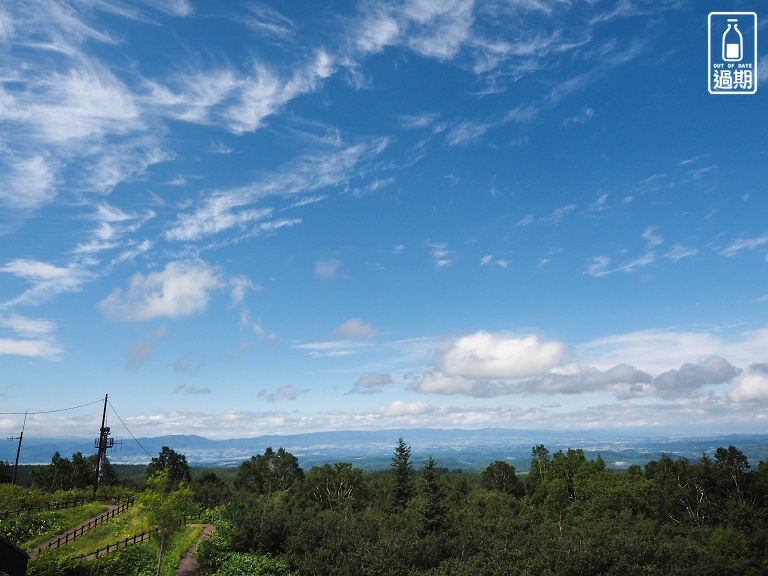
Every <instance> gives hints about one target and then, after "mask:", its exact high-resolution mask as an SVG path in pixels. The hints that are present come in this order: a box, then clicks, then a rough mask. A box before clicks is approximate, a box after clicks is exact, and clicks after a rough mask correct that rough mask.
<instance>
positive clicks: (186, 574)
mask: <svg viewBox="0 0 768 576" xmlns="http://www.w3.org/2000/svg"><path fill="white" fill-rule="evenodd" d="M190 526H199V524H190ZM202 526H203V533H202V535H201V536H200V540H202V539H203V538H205V537H206V536H207V535H208V534H210V533H211V532H213V530H214V527H213V524H202ZM200 540H198V542H199V541H200ZM196 551H197V545H194V546H192V548H190V549H189V552H187V554H186V555H185V556H184V558H182V559H181V562H180V563H179V567H178V569H177V571H176V573H177V574H178V575H179V576H197V570H198V567H197V560H196V559H195V552H196Z"/></svg>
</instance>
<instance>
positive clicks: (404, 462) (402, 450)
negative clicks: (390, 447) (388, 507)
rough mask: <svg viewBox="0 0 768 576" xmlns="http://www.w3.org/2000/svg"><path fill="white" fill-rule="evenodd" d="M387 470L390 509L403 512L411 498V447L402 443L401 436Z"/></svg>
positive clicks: (412, 489)
mask: <svg viewBox="0 0 768 576" xmlns="http://www.w3.org/2000/svg"><path fill="white" fill-rule="evenodd" d="M389 468H390V471H391V474H392V492H391V501H392V507H393V508H394V509H395V510H403V509H405V507H406V506H407V505H408V501H409V500H410V499H411V497H412V496H413V492H414V487H413V464H412V463H411V447H410V446H407V445H406V444H405V442H403V438H402V436H401V437H400V439H399V440H398V441H397V445H396V446H395V450H394V454H393V456H392V463H391V464H390V465H389Z"/></svg>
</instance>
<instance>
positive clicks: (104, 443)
mask: <svg viewBox="0 0 768 576" xmlns="http://www.w3.org/2000/svg"><path fill="white" fill-rule="evenodd" d="M108 398H109V394H105V395H104V412H103V413H102V415H101V431H100V434H99V437H98V439H97V440H96V441H95V442H94V446H93V447H94V448H98V450H99V452H98V454H97V455H96V479H95V480H94V482H93V493H94V494H96V491H97V490H98V489H99V481H100V480H101V475H102V473H103V467H102V462H103V460H104V457H105V456H106V454H107V449H108V448H112V447H114V445H115V439H114V438H110V437H109V426H107V425H106V424H107V399H108Z"/></svg>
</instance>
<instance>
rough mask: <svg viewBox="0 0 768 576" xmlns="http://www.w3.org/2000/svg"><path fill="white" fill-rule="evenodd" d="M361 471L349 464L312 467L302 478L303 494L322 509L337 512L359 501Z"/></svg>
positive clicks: (361, 485) (361, 484)
mask: <svg viewBox="0 0 768 576" xmlns="http://www.w3.org/2000/svg"><path fill="white" fill-rule="evenodd" d="M362 489H363V471H362V470H360V469H359V468H353V467H352V464H350V463H349V462H337V463H336V464H334V465H333V466H331V465H330V464H323V465H322V466H313V467H312V468H311V469H310V470H309V472H307V474H306V476H305V478H304V493H305V494H306V496H307V498H308V499H309V500H312V501H313V502H315V503H317V504H318V505H319V506H320V507H321V508H323V509H330V510H338V509H339V508H343V507H345V506H348V505H350V504H352V503H354V502H355V501H356V500H359V498H360V496H361V492H362Z"/></svg>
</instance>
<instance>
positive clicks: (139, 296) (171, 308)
mask: <svg viewBox="0 0 768 576" xmlns="http://www.w3.org/2000/svg"><path fill="white" fill-rule="evenodd" d="M223 285H224V283H223V282H222V280H221V279H220V278H219V276H218V275H217V273H216V272H215V270H214V269H213V268H212V267H211V266H210V265H208V264H207V263H206V262H203V261H202V260H186V261H180V262H169V263H168V264H167V265H166V267H165V269H164V270H162V271H160V272H152V273H149V274H147V275H144V274H135V275H134V276H133V277H132V278H131V281H130V286H129V287H128V289H127V290H125V291H123V290H122V289H120V288H116V289H115V290H113V291H112V293H111V294H110V295H109V296H107V297H106V298H105V299H104V300H102V301H101V302H100V303H99V308H101V310H102V312H104V313H105V314H106V315H107V316H109V317H110V318H113V319H116V320H129V321H139V320H149V319H152V318H159V317H168V318H179V317H182V316H189V315H191V314H195V313H196V312H202V311H203V310H205V309H206V307H207V306H208V302H209V300H210V297H211V292H212V291H213V290H216V289H219V288H221V287H222V286H223Z"/></svg>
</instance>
